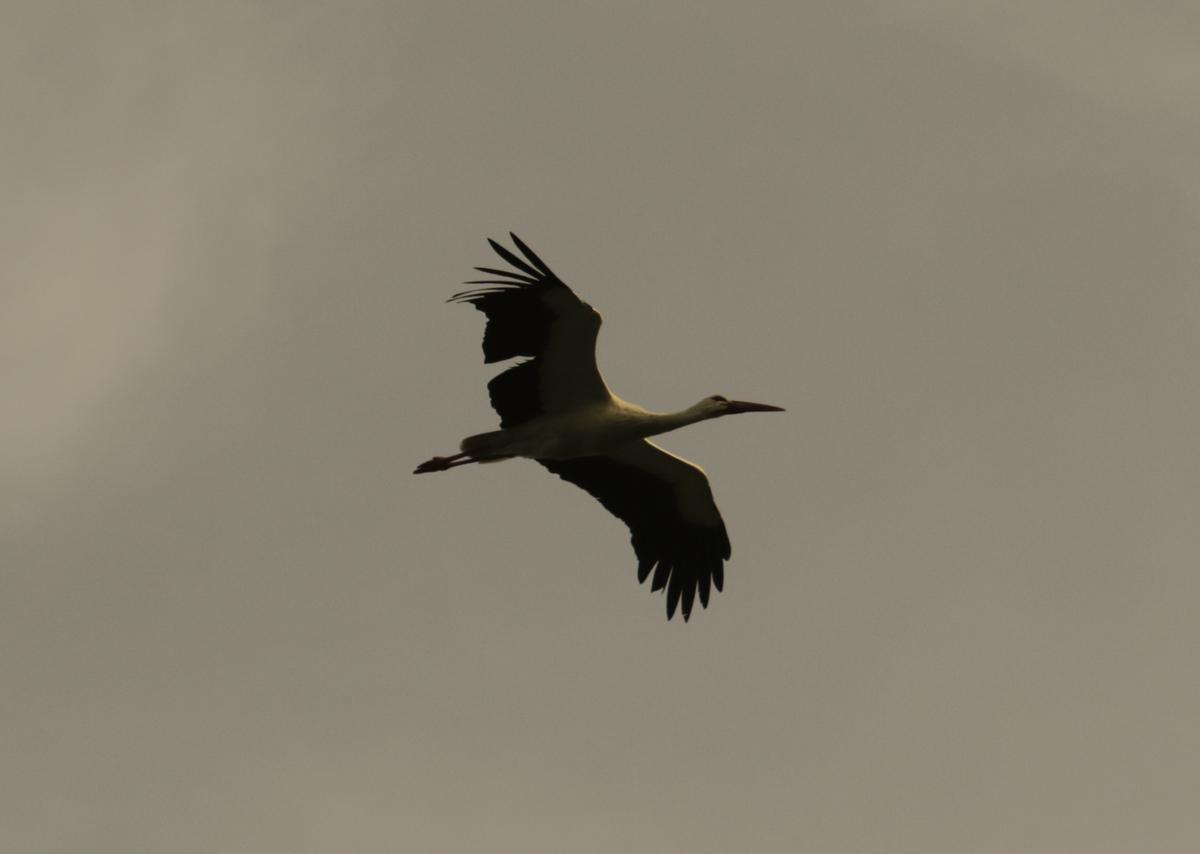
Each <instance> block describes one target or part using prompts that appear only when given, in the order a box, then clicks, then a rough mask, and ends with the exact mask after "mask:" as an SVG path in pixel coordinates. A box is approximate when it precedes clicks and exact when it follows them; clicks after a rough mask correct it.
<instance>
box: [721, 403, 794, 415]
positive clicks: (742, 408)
mask: <svg viewBox="0 0 1200 854" xmlns="http://www.w3.org/2000/svg"><path fill="white" fill-rule="evenodd" d="M784 411H785V410H784V408H783V407H782V406H771V405H770V404H769V403H750V402H749V401H746V400H731V401H729V402H728V403H726V404H725V414H726V415H737V414H738V413H741V412H784Z"/></svg>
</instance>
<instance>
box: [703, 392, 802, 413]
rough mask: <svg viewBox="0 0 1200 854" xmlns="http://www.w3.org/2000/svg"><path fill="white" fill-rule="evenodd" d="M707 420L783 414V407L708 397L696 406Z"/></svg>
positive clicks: (716, 396)
mask: <svg viewBox="0 0 1200 854" xmlns="http://www.w3.org/2000/svg"><path fill="white" fill-rule="evenodd" d="M695 408H696V409H698V410H700V412H701V413H702V414H703V415H704V417H705V418H720V417H721V416H722V415H738V414H739V413H742V412H783V411H784V409H783V407H782V406H771V405H770V404H768V403H750V402H749V401H746V400H729V399H728V398H725V397H721V395H719V394H714V395H713V396H712V397H706V398H704V400H702V401H700V402H699V403H697V404H696V406H695Z"/></svg>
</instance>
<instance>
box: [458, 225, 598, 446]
mask: <svg viewBox="0 0 1200 854" xmlns="http://www.w3.org/2000/svg"><path fill="white" fill-rule="evenodd" d="M510 236H511V237H512V239H513V242H514V243H515V244H516V246H517V248H518V249H519V250H520V251H521V252H522V253H523V254H524V255H525V258H524V259H522V258H520V257H519V256H517V255H516V254H515V253H514V252H512V251H511V250H509V249H507V248H505V247H504V246H502V245H500V244H499V243H497V242H496V241H494V240H491V239H489V240H488V243H489V244H491V246H492V248H493V249H494V250H496V254H497V255H499V256H500V257H501V258H503V259H504V260H505V261H507V262H508V263H509V264H511V265H512V266H513V267H514V268H515V269H514V270H502V269H498V268H495V267H476V268H475V269H476V270H478V271H479V272H481V273H484V274H487V275H490V276H497V277H499V278H495V279H477V280H474V281H470V282H466V283H465V284H468V285H491V286H492V287H485V288H475V289H473V290H468V291H462V292H461V293H457V294H455V295H454V296H452V297H450V301H451V302H465V303H470V304H471V305H473V306H475V308H477V309H479V310H480V311H481V312H483V314H484V315H485V316H486V317H487V326H486V327H485V328H484V331H483V360H484V362H486V363H491V362H501V361H504V360H505V359H512V358H514V357H520V356H525V357H527V358H529V359H531V360H532V361H529V362H523V363H521V364H519V365H516V366H514V367H512V368H509V369H508V370H506V371H504V372H502V373H501V374H499V375H497V376H496V377H495V378H494V379H493V380H492V381H491V382H490V383H488V393H489V396H490V398H491V401H492V407H493V408H494V409H495V410H496V412H497V413H498V414H499V415H500V426H501V427H506V428H507V427H514V426H516V425H518V424H521V423H522V422H525V421H528V420H530V419H532V418H536V417H537V416H538V415H541V414H543V413H544V412H545V411H546V405H545V401H544V400H543V399H542V393H543V392H542V388H541V375H540V367H539V359H538V357H540V356H541V355H542V353H543V351H544V350H545V348H546V345H547V343H548V341H549V338H550V334H551V327H552V325H553V324H554V322H555V320H557V319H559V318H557V317H556V315H555V312H554V311H553V310H552V309H551V308H550V306H549V303H548V301H547V297H548V296H549V295H550V294H552V293H555V292H558V293H561V294H565V295H568V296H569V299H568V300H566V301H563V300H559V301H558V302H557V303H556V304H557V305H559V306H560V310H567V311H570V310H573V309H574V307H578V309H579V310H580V311H588V312H589V313H591V310H590V309H585V308H584V306H583V304H582V303H581V302H579V299H578V297H575V295H574V294H573V293H572V292H571V290H570V288H568V287H567V286H566V285H565V284H563V281H562V280H561V279H560V278H558V276H556V275H555V274H554V272H553V271H552V270H551V269H550V268H549V267H548V266H547V265H546V262H545V261H543V260H542V259H541V258H539V257H538V256H537V255H536V254H535V253H534V252H533V250H532V249H530V248H529V247H528V246H526V245H525V243H524V242H523V241H522V240H521V239H520V238H518V237H517V236H516V235H515V234H513V235H510ZM563 305H566V306H571V307H572V308H570V309H562V308H561V307H562V306H563ZM597 318H598V315H597ZM598 325H599V320H598V319H597V321H596V326H597V327H598ZM594 372H595V369H594V366H593V373H594ZM598 376H599V375H598V374H597V375H596V379H595V382H596V384H597V385H599V386H601V387H602V385H603V384H602V381H600V380H599V379H598Z"/></svg>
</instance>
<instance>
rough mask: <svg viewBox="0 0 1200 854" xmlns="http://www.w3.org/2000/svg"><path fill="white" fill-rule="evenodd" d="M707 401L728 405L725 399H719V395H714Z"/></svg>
mask: <svg viewBox="0 0 1200 854" xmlns="http://www.w3.org/2000/svg"><path fill="white" fill-rule="evenodd" d="M709 400H711V401H713V402H714V403H728V402H729V401H728V400H726V399H725V398H723V397H721V395H719V394H714V395H713V396H712V397H710V398H709Z"/></svg>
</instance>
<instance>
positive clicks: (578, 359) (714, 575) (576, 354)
mask: <svg viewBox="0 0 1200 854" xmlns="http://www.w3.org/2000/svg"><path fill="white" fill-rule="evenodd" d="M510 236H511V237H512V239H513V242H514V243H515V244H516V246H517V248H518V249H520V251H521V252H522V254H523V255H524V256H525V257H524V259H522V258H519V257H518V256H516V255H515V254H513V253H512V252H510V251H509V250H508V249H505V248H504V247H503V246H501V245H500V244H498V243H496V242H495V241H493V240H489V241H488V242H489V243H490V244H491V245H492V248H493V249H495V250H496V252H497V254H499V255H500V257H501V258H503V259H504V260H505V261H507V262H508V263H509V264H511V265H512V266H513V267H514V268H516V270H498V269H493V268H489V267H476V268H475V269H477V270H479V271H481V272H483V273H487V274H489V275H493V276H497V277H498V278H495V279H488V280H483V281H475V282H468V283H467V284H480V285H495V286H496V287H491V288H481V289H478V290H473V291H465V292H463V293H460V294H455V295H454V296H453V297H451V300H452V301H460V302H469V303H471V304H472V305H474V306H475V307H476V308H478V309H479V310H480V311H482V312H483V313H484V314H485V315H487V318H488V323H487V327H486V329H485V331H484V337H483V352H484V361H485V362H496V361H500V360H503V359H509V358H512V357H514V356H527V357H530V358H529V360H528V361H524V362H520V363H518V364H516V365H514V366H513V367H511V368H509V369H507V370H506V371H504V372H502V373H501V374H499V375H497V376H496V377H495V378H493V379H492V381H491V382H489V383H488V393H489V395H490V397H491V401H492V406H493V408H495V410H496V411H497V412H498V413H499V415H500V427H501V429H500V430H494V431H491V432H488V433H480V434H478V435H475V436H468V437H467V438H466V439H463V441H462V443H461V445H460V449H461V453H459V454H455V455H454V456H450V457H434V458H433V459H431V460H428V461H427V462H425V463H422V464H421V465H420V466H418V467H417V469H416V473H418V474H421V473H425V472H432V471H444V470H446V469H449V468H453V467H455V466H460V465H466V464H468V463H476V462H480V463H483V462H496V461H499V460H504V459H510V458H512V457H528V458H530V459H533V460H536V461H537V462H539V463H540V464H541V465H543V466H545V467H546V468H547V469H549V470H550V471H552V472H554V473H555V474H557V475H558V476H559V477H561V478H563V479H564V480H567V481H570V482H571V483H574V484H575V485H577V486H580V487H582V488H583V489H585V490H586V491H587V492H589V493H590V494H591V495H593V496H594V497H595V498H597V499H598V500H599V501H600V503H601V504H603V505H604V507H605V508H606V509H607V510H609V511H610V512H611V513H613V514H614V515H615V516H617V517H618V518H620V519H621V520H622V521H623V522H625V524H626V525H628V526H629V529H630V532H631V533H632V543H633V548H634V551H635V553H636V554H637V557H638V580H639V581H645V579H646V578H647V577H648V576H649V574H650V571H651V570H654V581H653V583H652V589H654V590H658V589H661V588H666V592H667V618H668V619H670V617H672V616H673V615H674V613H675V609H676V606H677V605H678V604H679V603H680V600H681V599H682V603H683V608H682V610H683V618H684V620H687V619H688V618H689V617H690V616H691V610H692V604H693V600H694V598H695V596H696V594H697V593H699V597H700V603H701V605H703V606H705V607H707V605H708V599H709V593H710V588H711V587H716V588H717V589H718V590H720V589H721V587H722V583H723V579H724V563H723V562H724V561H725V560H727V559H728V558H729V555H730V547H729V538H728V536H727V535H726V533H725V523H724V522H723V521H722V519H721V514H720V512H719V511H718V510H717V505H716V503H715V502H714V501H713V497H712V491H711V490H710V488H709V485H708V478H707V477H706V476H705V474H704V472H703V471H702V470H701V469H700V468H699V467H698V466H695V465H693V464H692V463H690V462H688V461H687V460H684V459H680V458H679V457H677V456H675V455H673V454H670V453H668V452H666V451H664V450H663V449H662V448H660V447H658V446H657V445H655V444H653V443H651V442H648V441H646V439H647V437H649V436H655V435H657V434H659V433H665V432H667V431H668V430H674V429H676V428H678V427H683V426H686V425H688V424H694V423H696V422H698V421H705V420H707V419H710V418H716V417H719V416H721V415H730V414H734V413H739V412H778V411H781V410H780V408H779V407H777V406H768V405H766V404H759V403H747V402H743V401H730V400H726V399H725V398H723V397H721V396H719V395H714V396H713V397H708V398H705V399H704V400H701V401H700V402H699V403H697V404H695V405H693V406H690V407H688V408H687V409H684V410H681V411H679V412H670V413H656V412H649V411H647V410H645V409H642V408H641V407H640V406H636V405H635V404H632V403H628V402H627V401H624V400H621V399H620V398H619V397H617V396H616V395H614V394H612V392H610V391H609V390H608V387H607V386H606V385H605V384H604V380H603V378H601V376H600V371H599V370H598V369H597V367H596V336H597V334H598V333H599V331H600V322H601V319H600V314H599V313H598V312H597V311H596V310H595V309H593V308H592V307H591V306H590V305H588V304H587V303H585V302H582V301H581V300H580V299H579V297H577V296H576V295H575V294H574V293H573V292H572V291H571V289H570V288H568V287H567V286H566V285H565V284H563V282H562V281H561V280H560V279H559V278H558V277H557V276H556V275H554V273H553V272H551V270H550V268H549V267H547V266H546V264H545V263H544V262H543V261H542V260H541V259H540V258H539V257H538V256H537V255H536V254H534V253H533V252H532V251H531V250H530V249H529V247H528V246H526V245H525V244H524V243H522V242H521V240H520V239H519V238H518V237H517V236H516V235H515V234H514V235H510Z"/></svg>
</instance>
